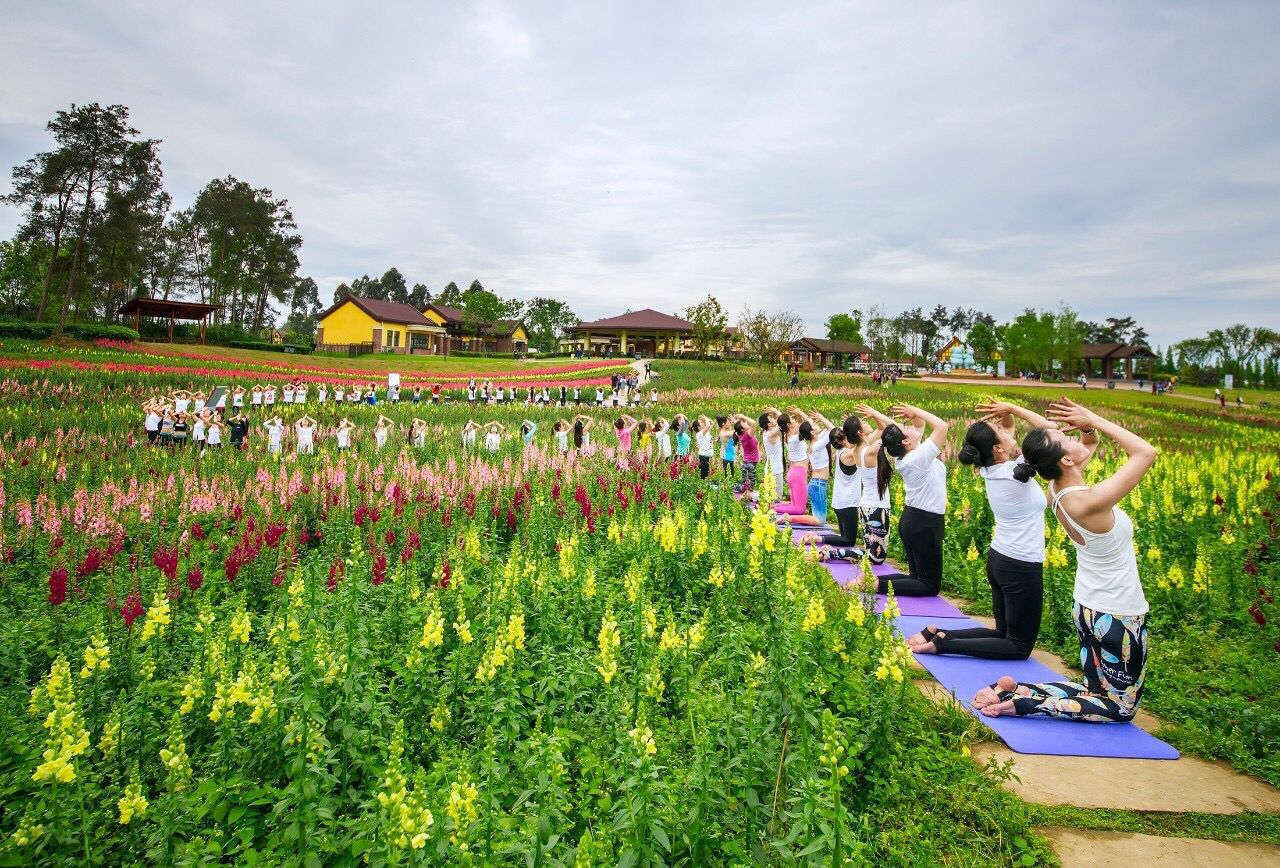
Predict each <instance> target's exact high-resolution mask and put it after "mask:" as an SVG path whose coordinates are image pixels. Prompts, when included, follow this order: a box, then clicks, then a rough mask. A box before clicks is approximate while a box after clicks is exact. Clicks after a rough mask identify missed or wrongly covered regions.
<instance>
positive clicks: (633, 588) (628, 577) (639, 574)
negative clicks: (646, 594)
mask: <svg viewBox="0 0 1280 868" xmlns="http://www.w3.org/2000/svg"><path fill="white" fill-rule="evenodd" d="M622 587H623V588H625V589H626V591H627V600H628V601H629V602H632V603H634V602H635V601H636V597H638V596H640V589H641V588H642V587H644V570H643V568H642V567H641V565H640V564H639V563H637V562H635V561H632V562H631V566H630V567H628V568H627V572H626V574H625V575H624V576H623V577H622Z"/></svg>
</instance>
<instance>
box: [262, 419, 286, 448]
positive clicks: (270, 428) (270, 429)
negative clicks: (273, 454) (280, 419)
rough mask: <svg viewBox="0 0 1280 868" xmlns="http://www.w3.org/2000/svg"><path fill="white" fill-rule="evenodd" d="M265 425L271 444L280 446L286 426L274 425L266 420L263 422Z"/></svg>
mask: <svg viewBox="0 0 1280 868" xmlns="http://www.w3.org/2000/svg"><path fill="white" fill-rule="evenodd" d="M263 427H264V428H266V429H267V436H268V442H269V443H270V445H271V446H275V447H279V445H280V438H281V436H283V435H284V426H283V425H273V424H272V423H270V422H266V423H264V424H263Z"/></svg>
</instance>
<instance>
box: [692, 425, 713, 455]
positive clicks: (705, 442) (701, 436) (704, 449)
mask: <svg viewBox="0 0 1280 868" xmlns="http://www.w3.org/2000/svg"><path fill="white" fill-rule="evenodd" d="M695 439H697V441H698V457H699V458H703V457H705V458H710V457H711V432H710V431H699V432H698V433H697V435H696V436H695Z"/></svg>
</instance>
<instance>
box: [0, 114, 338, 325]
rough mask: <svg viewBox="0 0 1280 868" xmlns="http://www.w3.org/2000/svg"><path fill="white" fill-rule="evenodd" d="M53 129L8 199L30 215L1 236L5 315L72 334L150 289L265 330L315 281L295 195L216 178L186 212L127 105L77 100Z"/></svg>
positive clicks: (0, 298)
mask: <svg viewBox="0 0 1280 868" xmlns="http://www.w3.org/2000/svg"><path fill="white" fill-rule="evenodd" d="M46 129H47V130H48V132H49V134H50V136H51V137H52V139H53V147H52V149H50V150H48V151H42V152H40V153H38V154H36V155H35V156H33V157H31V158H30V159H28V160H27V161H26V162H24V163H23V164H22V165H20V166H16V167H15V168H14V169H13V171H12V180H13V189H12V190H11V191H10V192H9V193H8V194H7V195H5V196H4V197H3V201H5V202H6V203H8V204H10V205H14V206H16V207H18V208H20V209H22V212H23V216H22V222H21V224H20V226H19V228H18V231H17V232H16V233H15V235H14V237H13V238H12V239H10V240H8V241H5V242H0V311H2V312H3V313H4V314H5V315H8V316H11V317H15V318H21V319H33V320H36V321H40V322H46V321H52V322H56V323H57V329H58V331H59V332H61V330H62V329H63V328H64V327H65V325H66V323H67V321H68V320H69V319H70V320H72V321H76V320H97V321H113V320H116V319H117V311H118V309H119V307H120V305H122V304H123V303H124V302H126V301H128V300H129V299H131V298H135V297H139V296H143V297H150V298H158V299H165V300H169V299H187V300H196V301H200V302H204V303H209V304H216V305H219V306H220V307H221V308H222V311H221V312H220V313H219V314H218V316H217V319H216V320H215V321H216V322H219V323H222V324H226V325H230V326H233V327H235V328H238V329H242V330H248V331H256V330H259V329H262V328H263V327H264V326H269V325H270V324H271V323H272V319H273V313H272V310H271V305H272V303H278V304H290V303H292V301H293V297H294V295H295V294H296V293H297V292H298V290H299V288H300V284H303V283H304V282H306V281H309V279H308V278H301V277H299V275H298V264H299V263H298V250H299V248H300V247H301V246H302V237H301V235H299V233H298V227H297V225H296V223H295V222H294V218H293V213H292V212H291V211H290V209H289V203H288V201H287V200H285V199H283V198H280V197H277V196H276V195H274V194H273V193H272V191H271V190H269V189H266V188H264V187H254V186H252V185H251V184H249V183H247V182H245V181H242V180H239V179H237V178H234V177H231V176H228V177H226V178H215V179H213V180H211V181H210V182H209V183H208V184H207V185H205V187H204V189H203V190H201V191H200V193H199V195H197V196H196V198H195V201H194V202H193V203H192V204H191V205H190V206H189V207H187V208H185V209H178V210H175V209H174V207H173V198H172V197H171V196H170V195H169V193H168V192H167V191H166V190H165V189H164V171H163V167H162V165H161V162H160V156H159V145H160V141H159V140H158V139H151V138H144V137H143V136H142V134H141V132H140V131H139V130H137V129H135V128H134V127H132V126H131V125H130V124H129V110H128V109H127V108H126V107H125V106H122V105H109V106H105V107H104V106H101V105H99V104H97V103H92V104H90V105H72V106H71V108H70V109H67V110H65V111H59V112H57V114H56V115H55V116H54V118H53V119H52V120H51V121H49V123H48V124H47V125H46ZM310 286H311V287H314V282H310ZM302 290H303V293H304V294H305V293H306V292H307V290H308V288H307V287H305V286H304V287H302Z"/></svg>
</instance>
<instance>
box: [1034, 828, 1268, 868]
mask: <svg viewBox="0 0 1280 868" xmlns="http://www.w3.org/2000/svg"><path fill="white" fill-rule="evenodd" d="M1036 831H1038V832H1039V833H1040V834H1041V835H1043V836H1044V838H1045V839H1046V840H1047V841H1048V842H1049V844H1050V845H1051V846H1052V847H1053V849H1054V852H1056V853H1057V854H1058V858H1059V859H1061V860H1062V865H1063V868H1084V866H1087V868H1101V866H1118V868H1134V866H1142V865H1159V866H1160V868H1237V866H1241V865H1248V866H1258V868H1262V866H1272V865H1275V866H1280V847H1277V846H1275V845H1273V844H1244V843H1238V842H1228V841H1205V840H1202V839H1200V838H1161V837H1158V836H1155V835H1142V834H1137V833H1133V832H1093V831H1088V830H1084V829H1063V828H1057V827H1051V828H1047V829H1037V830H1036Z"/></svg>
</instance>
